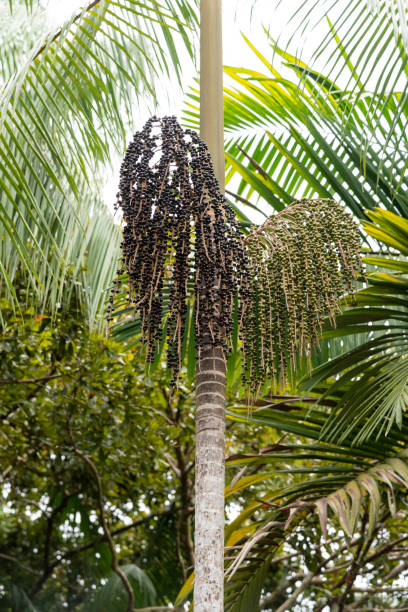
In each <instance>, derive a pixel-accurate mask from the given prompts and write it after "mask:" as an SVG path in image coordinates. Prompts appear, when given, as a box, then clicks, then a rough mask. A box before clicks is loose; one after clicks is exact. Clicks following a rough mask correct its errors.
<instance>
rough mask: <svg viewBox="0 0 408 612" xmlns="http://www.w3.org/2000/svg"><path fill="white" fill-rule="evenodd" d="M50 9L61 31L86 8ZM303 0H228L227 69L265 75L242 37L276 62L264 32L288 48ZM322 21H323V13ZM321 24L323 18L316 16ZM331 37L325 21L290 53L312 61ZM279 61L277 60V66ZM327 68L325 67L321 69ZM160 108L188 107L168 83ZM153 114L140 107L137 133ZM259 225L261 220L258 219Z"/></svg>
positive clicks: (57, 0)
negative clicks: (321, 42) (317, 49)
mask: <svg viewBox="0 0 408 612" xmlns="http://www.w3.org/2000/svg"><path fill="white" fill-rule="evenodd" d="M43 1H44V5H45V6H46V7H47V15H48V19H49V21H50V25H51V28H55V29H56V28H58V26H60V25H61V24H62V23H63V22H64V20H65V19H68V18H69V17H71V15H72V14H73V13H74V12H76V11H77V10H78V8H80V7H82V6H83V5H84V1H83V0H70V1H69V2H67V1H66V0H43ZM298 6H299V0H283V1H279V0H256V2H254V1H253V0H224V2H223V61H224V64H225V65H231V66H241V67H245V68H248V69H253V70H259V71H262V70H263V71H264V70H265V67H264V66H263V65H262V64H261V62H260V60H259V59H258V58H257V57H256V55H255V54H254V53H253V52H252V51H251V50H250V49H249V47H248V45H247V43H246V42H245V40H244V38H243V36H242V34H243V33H244V34H245V36H246V37H247V38H248V39H249V40H250V41H251V42H253V43H254V44H255V46H256V47H257V48H258V49H259V51H260V52H261V53H262V54H263V55H264V56H265V57H267V58H268V59H272V50H271V46H270V42H269V41H268V37H267V35H266V33H265V31H264V28H266V29H267V30H268V32H269V36H271V37H272V38H273V39H275V40H278V41H279V42H280V43H281V46H283V47H285V45H286V43H287V39H288V34H289V33H290V32H291V31H293V29H294V27H295V25H291V26H289V27H288V20H289V19H290V17H291V15H293V14H294V13H295V12H296V8H297V7H298ZM321 17H323V12H322V15H321ZM316 21H319V15H318V14H317V15H316ZM325 34H327V23H326V22H325V21H321V22H320V23H319V24H318V25H317V26H316V27H315V29H314V30H313V32H310V33H309V35H308V36H306V37H303V38H302V40H299V39H294V40H292V41H291V44H290V51H291V53H293V54H297V52H298V51H299V49H300V47H301V48H302V58H303V59H304V60H305V61H308V59H310V57H311V55H312V52H313V51H314V50H315V47H316V40H318V39H319V38H323V37H324V35H325ZM277 61H279V59H278V58H277V57H276V56H275V59H274V62H277ZM182 65H183V82H184V83H185V84H186V87H185V91H187V90H188V88H189V87H190V86H193V85H194V77H196V76H197V71H196V69H195V67H194V66H193V63H192V62H191V61H190V59H189V57H188V55H187V52H185V58H183V62H182ZM321 68H323V66H321ZM159 98H160V105H159V108H157V109H156V111H155V113H156V114H158V115H166V114H171V115H176V116H177V117H179V118H181V116H182V110H183V107H184V105H185V100H186V97H185V92H183V91H182V90H181V88H179V87H177V86H175V84H174V83H169V82H164V83H163V92H162V94H161V95H160V96H159ZM151 114H152V109H151V108H149V105H148V102H146V105H145V108H144V107H143V103H142V104H141V107H140V113H139V116H140V125H135V131H136V130H137V129H140V128H141V127H142V125H143V124H144V122H145V120H146V119H147V118H148V117H149V116H150V115H151ZM120 162H121V160H120V159H119V158H117V159H115V160H114V161H113V164H112V165H113V169H112V171H110V172H107V180H106V185H105V188H104V198H105V200H106V202H107V204H108V205H109V206H110V207H111V206H112V203H113V201H114V199H115V193H116V191H117V176H118V174H119V167H120ZM254 221H257V219H254Z"/></svg>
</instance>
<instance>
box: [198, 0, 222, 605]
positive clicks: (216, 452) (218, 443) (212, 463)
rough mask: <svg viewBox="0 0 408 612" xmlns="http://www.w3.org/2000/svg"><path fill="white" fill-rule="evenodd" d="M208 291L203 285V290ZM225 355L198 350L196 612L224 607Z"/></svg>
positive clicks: (216, 57) (218, 74) (215, 129)
mask: <svg viewBox="0 0 408 612" xmlns="http://www.w3.org/2000/svg"><path fill="white" fill-rule="evenodd" d="M221 24H222V19H221V0H201V24H200V135H201V138H202V139H203V140H204V141H205V142H206V144H207V146H208V149H209V152H210V154H211V158H212V162H213V165H214V170H215V175H216V177H217V180H218V183H219V187H220V190H221V191H222V192H223V190H224V113H223V86H222V25H221ZM204 290H205V288H204ZM225 376H226V363H225V354H224V351H223V350H222V349H221V348H218V347H216V348H214V347H213V346H212V345H211V344H210V339H209V343H208V345H207V346H204V347H202V348H201V350H199V351H198V354H197V375H196V479H195V580H194V610H195V612H222V610H223V609H224V485H225V463H224V462H225Z"/></svg>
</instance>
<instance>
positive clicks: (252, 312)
mask: <svg viewBox="0 0 408 612" xmlns="http://www.w3.org/2000/svg"><path fill="white" fill-rule="evenodd" d="M246 246H247V249H248V256H249V271H250V273H249V293H250V299H249V300H248V304H247V307H246V308H245V312H244V322H243V333H242V341H243V351H244V363H245V376H246V380H247V384H248V386H249V390H250V392H251V394H252V395H254V396H255V397H256V396H257V394H258V392H259V389H260V386H261V385H262V383H263V382H264V381H266V380H268V379H271V380H278V381H279V382H280V384H282V385H284V382H285V377H286V375H287V372H288V370H289V369H290V368H294V367H295V364H296V357H297V355H298V354H299V353H300V354H301V355H305V356H306V357H310V352H311V347H312V345H316V344H317V343H318V338H319V333H320V331H321V325H322V319H323V317H324V316H327V315H328V316H329V318H330V320H331V322H332V323H334V320H335V314H336V313H337V312H338V311H339V310H340V300H341V297H342V296H343V294H344V292H345V291H347V292H348V293H351V294H352V293H353V289H354V284H355V280H356V279H357V278H358V276H359V275H360V274H361V273H362V272H363V268H362V262H361V259H360V255H359V252H360V236H359V231H358V228H357V225H356V224H355V223H354V221H353V219H352V218H351V216H350V215H349V214H348V213H347V212H345V211H344V209H343V208H342V207H341V206H340V205H339V204H337V203H336V202H334V201H333V200H328V199H317V200H298V201H295V202H294V203H293V204H291V205H290V206H288V207H287V208H286V209H285V210H283V211H281V212H279V213H278V214H275V215H273V216H272V217H269V218H268V219H267V220H266V221H265V223H263V225H261V226H259V227H257V228H255V229H253V230H252V231H251V233H250V234H249V236H248V237H247V238H246Z"/></svg>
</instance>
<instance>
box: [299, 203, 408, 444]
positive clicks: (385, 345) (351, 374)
mask: <svg viewBox="0 0 408 612" xmlns="http://www.w3.org/2000/svg"><path fill="white" fill-rule="evenodd" d="M370 219H371V220H372V223H368V222H367V223H365V224H364V228H365V230H366V232H367V233H368V235H370V236H372V237H373V238H376V239H377V240H378V241H379V243H380V244H382V245H384V248H386V249H389V248H391V249H392V251H391V252H390V251H388V255H385V254H384V255H379V256H377V255H376V256H367V257H365V261H366V262H367V264H370V265H371V266H373V268H374V269H375V270H376V271H375V272H372V273H371V274H370V275H369V276H368V279H367V281H368V286H367V288H365V289H362V290H360V291H358V292H357V294H356V295H355V307H350V308H347V309H346V310H345V311H344V313H343V314H342V315H341V316H340V317H338V321H337V328H336V330H333V331H331V332H330V334H331V335H332V336H333V335H338V336H344V335H349V334H355V333H358V332H359V331H360V329H366V327H367V325H368V326H369V329H370V331H371V337H370V338H369V340H368V341H367V342H365V343H363V344H361V345H360V346H358V347H357V348H355V349H353V350H351V351H348V352H346V353H345V354H344V355H340V356H339V357H337V358H336V359H334V360H332V361H330V362H328V363H327V364H324V365H322V366H321V367H320V368H318V369H316V370H315V371H314V372H313V375H312V376H311V377H310V379H309V380H307V381H305V383H304V387H305V389H312V388H314V387H316V388H320V389H321V392H322V394H323V395H322V397H323V399H324V398H325V397H334V398H338V401H337V402H336V403H335V404H334V407H333V410H332V412H331V415H330V418H329V419H328V421H327V424H326V425H325V427H324V429H323V431H322V435H323V436H324V437H325V438H327V439H328V440H330V441H334V440H337V441H340V442H342V441H343V440H344V439H345V438H346V437H348V436H350V435H352V436H353V439H354V443H355V444H361V443H362V442H364V441H366V440H369V439H371V438H375V439H377V440H378V439H380V437H381V436H382V435H384V434H385V435H389V434H390V431H391V429H392V428H393V426H394V425H395V424H396V425H397V426H398V427H400V428H402V427H403V421H404V414H405V410H406V405H407V398H408V395H407V377H408V371H407V365H406V355H407V351H408V344H407V292H408V284H407V280H406V273H407V261H406V255H407V248H406V241H407V239H408V223H407V220H406V219H403V218H401V217H398V216H397V215H395V214H393V213H391V212H389V211H384V210H377V211H376V212H374V213H370ZM379 270H382V271H379ZM333 378H335V379H336V380H335V381H333Z"/></svg>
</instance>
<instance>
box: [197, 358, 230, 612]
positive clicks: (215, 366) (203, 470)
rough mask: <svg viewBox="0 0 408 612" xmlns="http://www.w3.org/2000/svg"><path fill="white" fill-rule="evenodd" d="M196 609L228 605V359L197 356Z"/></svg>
mask: <svg viewBox="0 0 408 612" xmlns="http://www.w3.org/2000/svg"><path fill="white" fill-rule="evenodd" d="M196 380H197V388H196V404H197V408H196V467H195V470H196V471H195V474H196V480H195V482H196V485H195V583H194V584H195V586H194V612H222V610H223V609H224V483H225V465H224V460H225V359H224V356H223V353H222V351H221V349H218V348H216V349H213V348H208V349H206V350H202V351H201V356H200V357H199V359H198V360H197V379H196Z"/></svg>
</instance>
